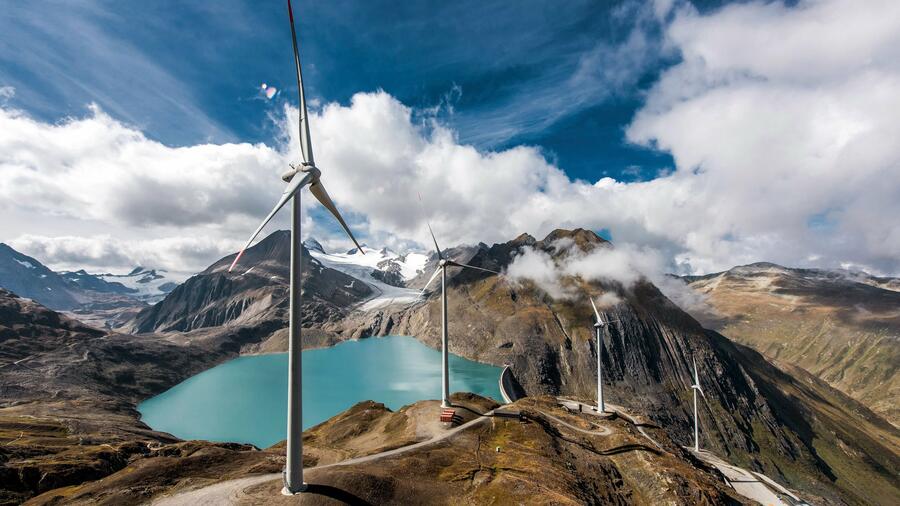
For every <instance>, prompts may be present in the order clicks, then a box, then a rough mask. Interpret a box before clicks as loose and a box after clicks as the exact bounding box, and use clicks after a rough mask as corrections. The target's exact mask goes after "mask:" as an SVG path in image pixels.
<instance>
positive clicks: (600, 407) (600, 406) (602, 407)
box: [588, 297, 619, 413]
mask: <svg viewBox="0 0 900 506" xmlns="http://www.w3.org/2000/svg"><path fill="white" fill-rule="evenodd" d="M588 300H590V301H591V307H592V308H594V315H596V317H597V320H596V321H595V322H594V329H595V330H596V331H597V412H598V413H603V412H605V411H606V404H605V403H604V402H603V340H602V339H601V337H600V332H601V331H602V330H603V327H606V326H607V325H609V324H610V323H614V322H617V321H619V320H606V321H604V320H603V317H602V316H600V311H598V310H597V305H596V304H594V299H593V298H591V297H588Z"/></svg>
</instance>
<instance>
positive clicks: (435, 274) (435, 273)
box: [422, 267, 441, 295]
mask: <svg viewBox="0 0 900 506" xmlns="http://www.w3.org/2000/svg"><path fill="white" fill-rule="evenodd" d="M440 273H441V268H440V267H438V268H437V269H435V271H434V274H432V275H431V278H429V279H428V282H427V283H425V286H423V287H422V295H425V290H428V287H429V286H430V285H431V282H432V281H434V278H436V277H437V276H438V274H440Z"/></svg>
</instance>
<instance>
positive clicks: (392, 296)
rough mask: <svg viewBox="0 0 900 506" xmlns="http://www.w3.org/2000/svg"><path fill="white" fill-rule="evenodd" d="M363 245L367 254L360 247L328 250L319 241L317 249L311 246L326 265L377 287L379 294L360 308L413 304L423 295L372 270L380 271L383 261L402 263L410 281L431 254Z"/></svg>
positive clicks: (401, 272)
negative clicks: (374, 274)
mask: <svg viewBox="0 0 900 506" xmlns="http://www.w3.org/2000/svg"><path fill="white" fill-rule="evenodd" d="M309 242H310V240H307V243H309ZM316 244H318V242H316ZM307 247H308V248H309V246H307ZM362 249H363V252H364V253H365V254H363V253H361V252H360V251H359V250H358V249H356V248H354V249H352V250H350V251H348V252H346V253H326V252H325V251H324V249H321V245H319V248H316V249H313V248H309V253H310V255H312V257H313V258H314V259H316V260H318V261H319V262H320V263H322V265H324V266H326V267H330V268H332V269H335V270H337V271H340V272H343V273H344V274H347V275H349V276H352V277H354V278H356V279H358V280H360V281H362V282H363V283H366V284H367V285H369V286H371V287H372V288H373V290H374V291H375V294H376V295H375V296H374V297H373V298H371V299H369V300H367V301H366V302H364V303H363V304H362V306H361V307H360V309H362V310H364V311H369V310H372V309H378V308H380V307H384V306H387V305H390V304H410V303H413V302H415V301H417V300H419V299H420V297H421V296H420V291H419V290H416V289H413V288H402V287H398V286H393V285H390V284H387V283H385V282H383V281H381V280H379V279H376V278H375V277H373V276H372V273H373V272H375V271H380V270H381V268H380V267H379V264H381V265H385V264H384V263H382V262H386V261H388V262H391V263H394V264H395V265H397V266H398V267H399V272H400V275H401V277H402V278H403V280H404V281H409V280H410V279H413V278H414V277H416V276H417V275H419V274H420V273H421V272H422V269H423V268H424V267H425V263H426V262H427V261H428V256H427V255H425V254H422V253H416V252H408V253H406V254H403V255H400V254H397V253H395V252H393V251H391V250H390V249H388V248H382V249H376V248H370V247H368V246H366V245H363V246H362Z"/></svg>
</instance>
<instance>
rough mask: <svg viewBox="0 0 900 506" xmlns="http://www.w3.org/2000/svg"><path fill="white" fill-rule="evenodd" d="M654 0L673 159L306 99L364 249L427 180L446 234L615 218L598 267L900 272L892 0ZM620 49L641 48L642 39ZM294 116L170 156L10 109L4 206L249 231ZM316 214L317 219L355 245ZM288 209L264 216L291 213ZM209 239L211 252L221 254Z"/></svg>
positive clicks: (289, 141)
mask: <svg viewBox="0 0 900 506" xmlns="http://www.w3.org/2000/svg"><path fill="white" fill-rule="evenodd" d="M658 5H659V7H660V8H659V13H658V15H659V16H661V17H664V18H665V19H667V20H669V21H667V23H668V24H667V25H666V32H665V33H666V44H667V47H668V48H669V50H672V51H678V52H680V54H682V56H683V61H682V62H681V63H679V64H677V65H675V66H673V67H672V68H670V69H668V70H667V71H665V72H664V73H663V75H662V76H661V78H660V80H659V82H658V83H656V85H655V86H654V87H653V88H652V89H651V90H650V92H649V94H648V96H647V102H646V105H645V107H644V108H643V109H642V110H641V111H640V112H639V113H638V114H637V116H636V117H635V118H634V121H633V122H632V124H631V125H630V126H629V128H628V130H627V135H628V138H629V139H630V140H631V141H633V142H637V143H641V144H645V145H648V146H655V147H658V148H660V149H664V150H667V151H670V152H671V153H672V154H673V156H674V158H675V161H676V167H675V170H673V171H672V172H670V173H666V174H664V175H663V176H662V177H659V178H657V179H654V180H651V181H644V182H633V183H624V182H619V181H616V180H614V179H611V178H603V179H600V180H599V181H596V182H593V184H592V182H585V181H579V180H574V181H573V180H571V179H570V178H569V177H568V176H566V174H565V173H564V172H563V171H562V170H561V169H560V168H559V167H556V166H555V165H553V164H552V163H550V162H548V160H547V159H546V158H545V156H544V155H543V154H542V152H541V151H540V150H539V149H538V148H536V147H529V146H519V147H514V148H511V149H506V150H503V151H487V152H485V151H478V150H476V149H475V148H473V147H471V146H468V145H463V144H460V142H459V141H458V137H457V132H454V131H452V130H450V129H448V128H447V127H446V126H444V125H442V124H440V123H438V122H437V121H436V120H434V119H430V117H429V116H428V114H427V113H422V112H421V111H419V112H417V111H413V110H412V109H410V108H409V107H407V106H405V105H404V104H402V103H400V102H399V101H398V100H396V99H395V98H393V97H391V96H390V95H388V94H387V93H384V92H377V93H360V94H357V95H355V96H354V97H353V98H352V100H351V102H350V103H349V104H344V105H341V104H335V103H330V104H325V105H324V106H323V107H322V108H321V109H319V110H317V111H312V112H311V125H312V130H313V132H312V134H313V141H314V146H315V153H316V161H317V164H318V165H319V166H320V168H321V169H322V172H323V181H324V183H325V185H326V187H327V188H328V190H329V192H330V193H331V195H332V197H333V198H334V199H335V201H336V202H337V204H338V205H339V207H340V208H341V210H342V211H343V212H344V213H345V214H346V215H348V216H349V217H350V218H351V220H350V221H351V226H352V227H353V228H354V230H356V231H358V232H360V235H361V236H368V239H369V240H370V241H369V242H370V243H372V244H384V243H389V244H391V245H401V244H408V241H410V240H413V241H418V242H419V243H420V244H427V242H428V238H427V235H426V234H427V232H426V231H425V228H424V223H423V222H422V219H421V213H420V212H419V208H418V203H417V199H416V194H417V193H421V194H422V197H423V200H424V202H425V208H426V212H425V213H426V215H427V216H428V217H429V218H430V219H431V220H432V225H433V227H434V229H435V233H436V234H437V236H438V240H439V241H440V242H441V244H442V245H444V246H445V247H446V246H452V245H455V244H458V243H476V242H479V241H484V242H487V243H491V242H498V241H506V240H509V239H511V238H513V237H515V236H517V235H518V234H520V233H522V232H529V233H531V234H532V235H535V236H537V237H543V236H544V235H545V234H547V233H548V232H550V231H551V230H553V229H555V228H572V227H585V228H592V229H600V228H606V229H608V230H610V231H611V234H612V236H613V239H614V240H615V242H616V244H617V245H619V247H618V248H616V250H614V251H615V253H611V254H610V255H611V256H610V257H609V258H605V259H604V262H603V263H601V264H594V263H592V262H590V261H588V260H584V261H583V262H582V264H578V263H575V264H573V265H574V266H573V267H570V269H574V270H575V271H577V272H583V273H585V274H586V275H597V276H611V277H612V276H620V277H621V276H625V277H626V278H627V276H628V275H629V273H631V274H630V275H631V276H634V275H635V274H634V272H645V273H646V272H647V271H652V272H663V271H672V270H675V271H678V272H683V273H698V272H710V271H715V270H722V269H726V268H729V267H731V266H733V265H735V264H742V263H750V262H754V261H760V260H768V261H773V262H777V263H782V264H787V265H816V266H826V267H836V266H839V265H842V264H850V265H854V266H857V267H858V268H862V269H868V270H870V271H875V272H882V273H898V272H900V255H898V252H900V220H897V218H896V217H897V216H900V144H898V143H897V142H896V139H898V138H900V94H898V93H897V90H898V89H900V64H898V62H900V57H898V56H900V49H898V48H900V40H898V37H900V12H898V9H900V4H898V3H896V2H886V3H884V4H882V5H877V3H867V4H865V5H862V4H859V3H857V2H844V1H839V0H833V1H820V2H801V3H800V4H799V5H798V6H797V7H791V8H788V7H784V6H782V5H781V4H779V3H771V2H768V3H762V2H748V3H742V4H739V5H734V6H730V7H726V8H723V9H719V10H715V11H712V12H711V13H709V14H704V15H701V14H698V13H697V12H696V11H694V10H693V9H691V8H690V7H689V6H685V4H683V3H681V4H677V5H675V7H674V8H673V7H671V5H670V4H668V3H667V2H660V3H659V4H658ZM847 20H852V21H853V22H852V23H848V22H847ZM628 44H630V45H631V46H630V47H632V48H633V49H635V51H637V52H638V53H640V52H642V51H644V50H645V49H642V48H645V47H648V46H643V45H642V44H643V43H642V42H640V38H639V37H638V36H637V35H634V39H633V40H631V41H630V42H629V43H628ZM845 44H846V47H844V45H845ZM622 51H623V52H622V53H621V54H622V55H627V54H628V53H629V51H630V50H628V49H627V48H626V49H623V50H622ZM831 54H834V57H833V58H832V57H831V56H830V55H831ZM623 58H624V59H625V60H627V59H628V57H627V56H623ZM590 82H592V81H590ZM286 116H287V118H283V119H281V121H283V122H284V123H283V124H282V125H281V126H282V131H283V132H284V133H283V135H284V138H283V139H282V140H281V142H283V145H276V146H274V147H272V146H265V145H251V144H223V145H213V144H207V145H197V146H189V147H183V148H171V147H168V146H165V145H162V144H159V143H156V142H154V141H150V140H148V139H147V138H146V137H145V136H144V135H142V134H141V132H139V131H137V130H135V129H134V128H131V127H129V126H127V125H123V124H122V123H120V122H117V121H115V120H113V119H111V118H109V117H108V116H106V115H104V114H103V113H102V112H100V111H99V110H97V109H95V110H94V112H93V113H92V114H90V115H89V116H87V117H85V118H81V119H74V120H70V121H66V122H63V123H60V124H46V123H42V122H39V121H36V120H33V119H31V118H29V117H28V116H26V115H24V114H23V113H21V112H16V111H14V110H11V109H9V108H7V107H2V108H0V173H2V177H0V207H2V208H5V209H12V210H16V211H17V212H19V213H20V215H21V212H23V210H27V211H29V212H31V213H32V214H33V215H35V216H38V214H43V215H46V214H55V215H62V216H66V217H70V218H67V219H83V220H90V221H92V222H100V223H111V224H115V225H116V226H118V227H119V229H128V230H138V231H140V237H128V238H125V239H127V240H129V241H135V240H143V241H152V240H155V239H164V238H168V237H205V238H209V239H210V240H212V241H214V242H216V243H217V244H219V243H220V241H221V244H228V243H226V242H225V241H232V242H233V241H237V242H238V243H239V242H240V241H241V239H243V238H244V237H246V234H247V233H248V232H249V231H250V230H252V229H253V228H254V226H255V225H256V223H257V222H258V220H259V219H260V218H261V217H262V216H263V215H265V213H266V212H267V211H268V210H269V208H270V206H271V205H272V203H273V202H274V200H275V199H276V198H277V196H278V195H279V193H280V191H281V189H282V183H281V182H280V180H279V179H278V175H279V174H280V173H281V172H282V170H283V169H284V167H285V166H286V163H287V162H288V160H291V159H295V153H297V152H298V148H297V139H296V135H297V134H296V127H294V126H293V125H294V124H295V123H294V122H293V121H292V120H293V119H295V118H296V110H292V109H289V110H288V111H287V115H286ZM304 202H305V203H306V204H305V206H314V205H313V204H311V199H310V198H309V197H308V196H307V197H305V198H304ZM315 208H316V207H310V209H315ZM319 213H320V211H316V212H315V213H314V215H315V216H316V217H317V220H315V222H314V223H312V222H310V221H309V220H307V222H306V223H305V225H304V232H305V233H306V234H312V235H315V236H317V237H319V238H320V239H322V240H323V241H325V242H327V243H329V244H331V245H333V247H341V244H344V245H347V244H348V243H347V242H342V241H344V240H343V239H341V238H340V237H341V236H340V235H339V234H337V233H335V232H336V231H335V228H334V226H333V225H332V224H331V221H330V220H331V219H330V217H323V216H325V215H320V214H319ZM285 214H286V213H285ZM320 217H321V219H318V218H320ZM279 220H280V221H279V222H278V223H276V224H273V226H272V229H274V228H276V227H277V226H279V225H280V226H284V225H286V223H287V220H286V218H285V217H280V218H279ZM36 224H38V225H39V224H40V220H38V219H37V218H36ZM7 227H8V226H7V225H6V224H4V225H2V226H0V229H2V230H0V231H3V230H10V228H7ZM27 233H29V234H31V235H48V236H49V235H52V234H42V232H41V230H39V229H36V230H28V231H27ZM4 234H5V235H8V232H4ZM19 235H21V232H20V233H19ZM62 235H82V236H89V237H93V236H96V235H98V234H97V233H96V232H94V233H91V234H79V233H78V231H74V230H73V231H72V232H71V233H69V234H62ZM101 235H102V234H101ZM125 239H123V240H125ZM362 239H363V240H367V239H366V237H362ZM147 244H148V246H147V247H149V248H156V249H157V250H160V249H161V248H165V247H167V246H166V245H165V244H163V243H147ZM626 244H631V245H636V246H625V245H626ZM176 249H177V248H176ZM198 251H206V252H207V253H206V254H208V255H209V256H210V258H209V259H208V261H206V263H209V262H211V261H213V260H215V259H216V258H214V255H218V254H219V253H214V252H213V251H212V250H209V249H207V250H203V249H202V248H200V247H198ZM26 253H28V251H26ZM185 254H186V253H185ZM623 255H624V256H635V255H636V256H637V257H636V258H638V260H640V261H641V262H643V261H646V262H649V263H651V264H652V265H651V266H649V267H648V266H646V265H635V263H636V262H637V263H639V262H638V260H635V259H633V258H627V259H623V258H619V257H620V256H623ZM528 260H529V261H532V262H533V263H534V265H533V266H532V267H531V268H532V269H535V270H536V271H537V270H539V269H541V268H542V267H546V265H545V263H546V262H544V260H545V259H541V258H539V257H537V258H530V259H528ZM625 260H627V262H625ZM163 261H166V262H177V261H178V260H175V259H169V260H163ZM523 261H524V260H523ZM192 262H195V260H192V259H189V258H187V256H185V257H184V263H185V264H186V265H187V264H191V265H194V263H192ZM196 263H199V262H198V261H197V262H196ZM632 271H634V272H632ZM548 279H549V278H548ZM654 281H658V282H660V283H665V278H659V277H658V278H657V279H654Z"/></svg>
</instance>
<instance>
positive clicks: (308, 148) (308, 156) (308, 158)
mask: <svg viewBox="0 0 900 506" xmlns="http://www.w3.org/2000/svg"><path fill="white" fill-rule="evenodd" d="M287 4H288V17H289V18H290V20H291V42H292V43H293V44H294V66H295V67H296V69H297V92H298V94H299V95H300V106H299V112H300V125H299V126H300V153H301V154H302V155H303V161H304V162H306V163H308V164H310V165H315V161H314V160H313V152H312V139H310V136H309V121H308V116H307V112H306V93H305V92H304V91H303V75H302V73H301V72H300V50H299V49H298V48H297V29H296V28H294V9H293V8H292V7H291V0H288V3H287Z"/></svg>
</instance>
